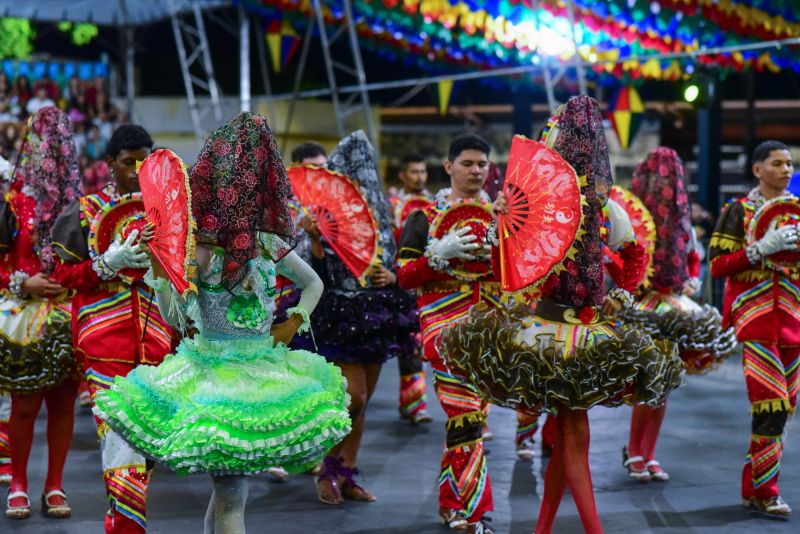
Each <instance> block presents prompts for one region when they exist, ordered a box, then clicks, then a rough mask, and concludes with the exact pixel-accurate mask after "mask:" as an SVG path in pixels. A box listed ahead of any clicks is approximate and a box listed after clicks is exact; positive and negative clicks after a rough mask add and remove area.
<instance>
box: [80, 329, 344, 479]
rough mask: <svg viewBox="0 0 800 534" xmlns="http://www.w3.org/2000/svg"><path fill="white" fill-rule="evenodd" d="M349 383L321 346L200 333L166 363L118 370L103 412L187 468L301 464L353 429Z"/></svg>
mask: <svg viewBox="0 0 800 534" xmlns="http://www.w3.org/2000/svg"><path fill="white" fill-rule="evenodd" d="M346 386H347V383H346V381H345V379H344V377H342V374H341V372H340V371H339V369H338V368H337V367H335V366H334V365H332V364H329V363H327V362H326V361H325V359H324V358H323V357H322V356H319V355H318V354H314V353H312V352H308V351H304V350H289V349H288V348H287V347H286V346H285V345H283V344H280V345H278V346H277V347H273V346H272V340H271V339H270V338H254V339H234V340H212V339H207V338H205V337H203V336H202V335H201V334H197V335H195V337H194V338H192V339H185V340H184V341H183V342H182V343H181V344H180V345H179V346H178V349H177V350H176V351H175V354H170V355H168V356H167V357H166V358H165V359H164V362H163V363H162V364H161V365H159V366H157V367H152V366H144V365H142V366H139V367H137V368H136V369H134V370H133V371H131V372H130V373H129V374H128V376H127V377H117V378H116V380H115V381H114V384H113V385H112V387H111V389H109V390H106V391H102V392H98V393H97V396H96V398H95V413H96V414H97V415H98V416H99V417H100V418H102V419H103V420H105V421H106V422H107V423H108V425H109V426H110V427H111V428H112V429H113V430H115V431H116V432H117V433H119V434H120V435H121V436H123V437H124V439H125V440H126V441H127V442H128V443H129V444H130V445H131V446H133V448H135V449H136V450H138V451H139V452H141V453H142V454H143V455H144V456H146V457H148V458H152V459H154V460H156V461H158V462H160V463H163V464H165V465H167V466H168V467H170V468H171V469H173V470H175V471H177V472H178V473H183V474H185V473H200V472H202V473H211V474H214V475H233V474H238V475H241V474H256V473H260V472H263V471H266V470H267V469H269V468H270V467H275V466H281V467H283V468H285V469H286V470H287V471H289V472H301V471H306V470H308V469H310V468H311V467H313V466H314V465H315V464H317V463H318V462H319V461H320V460H321V459H322V457H324V456H325V454H326V453H327V451H328V450H329V449H330V448H331V447H332V446H334V445H335V444H337V443H338V442H340V441H341V440H342V439H344V437H345V436H347V434H348V433H349V432H350V418H349V415H348V411H347V407H348V405H349V403H350V398H349V396H348V395H347V391H346V390H347V387H346Z"/></svg>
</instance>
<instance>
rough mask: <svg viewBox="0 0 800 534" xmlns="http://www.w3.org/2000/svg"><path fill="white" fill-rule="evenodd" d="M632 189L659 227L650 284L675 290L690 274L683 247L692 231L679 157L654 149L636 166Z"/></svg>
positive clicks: (664, 148)
mask: <svg viewBox="0 0 800 534" xmlns="http://www.w3.org/2000/svg"><path fill="white" fill-rule="evenodd" d="M631 191H632V192H633V194H634V195H636V196H638V197H639V198H640V199H642V202H644V204H645V206H647V209H648V210H650V214H651V215H652V216H653V220H654V221H655V223H656V228H658V233H657V236H656V244H655V252H654V254H653V271H654V272H653V278H652V280H651V283H652V284H653V286H654V287H657V288H660V289H672V290H675V291H678V290H680V289H681V288H682V287H683V284H684V282H686V280H687V279H688V277H689V274H688V270H687V266H686V252H687V251H686V247H687V244H688V242H689V240H690V239H691V231H692V222H691V219H690V217H689V195H688V194H687V193H686V185H685V183H684V174H683V163H682V162H681V158H680V157H678V154H677V153H676V152H675V151H674V150H672V149H671V148H667V147H658V148H654V149H653V150H651V151H650V153H649V154H648V155H647V157H646V158H645V159H644V160H642V161H641V162H640V163H639V165H637V166H636V171H635V172H634V173H633V179H632V181H631Z"/></svg>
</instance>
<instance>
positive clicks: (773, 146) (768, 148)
mask: <svg viewBox="0 0 800 534" xmlns="http://www.w3.org/2000/svg"><path fill="white" fill-rule="evenodd" d="M773 150H786V151H787V152H788V151H789V147H788V146H786V145H784V144H783V143H781V142H780V141H772V140H770V141H764V142H763V143H761V144H760V145H758V146H757V147H756V149H755V150H753V163H759V162H761V161H765V160H766V159H767V158H768V157H769V155H770V153H772V151H773Z"/></svg>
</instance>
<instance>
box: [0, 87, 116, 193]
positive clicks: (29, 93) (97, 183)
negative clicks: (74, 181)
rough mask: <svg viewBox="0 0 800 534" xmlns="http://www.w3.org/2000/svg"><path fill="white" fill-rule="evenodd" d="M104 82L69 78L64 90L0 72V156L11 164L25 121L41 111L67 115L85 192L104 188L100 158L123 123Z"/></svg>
mask: <svg viewBox="0 0 800 534" xmlns="http://www.w3.org/2000/svg"><path fill="white" fill-rule="evenodd" d="M108 94H109V93H108V79H107V78H104V77H96V78H93V79H91V80H86V81H84V80H80V79H78V78H77V77H73V78H71V79H70V80H69V81H68V82H67V83H66V84H64V85H63V86H61V85H59V84H58V83H56V82H55V81H54V80H52V79H51V78H50V77H49V76H47V75H45V76H43V77H42V78H41V79H39V80H38V81H36V82H35V83H31V81H30V79H29V78H28V77H27V76H17V78H16V79H14V80H11V79H9V77H8V75H7V74H6V73H5V72H0V155H1V156H3V157H4V158H6V159H7V160H8V161H10V162H11V163H12V164H14V162H15V161H16V159H17V154H18V153H19V149H20V147H21V146H22V140H23V137H24V134H25V124H26V121H27V118H28V116H29V115H31V114H32V113H35V112H36V111H37V110H39V109H40V108H43V107H45V106H57V107H58V108H60V109H62V110H64V111H65V112H67V114H68V115H69V118H70V122H71V123H72V129H73V131H74V133H75V135H74V139H75V144H76V147H77V149H78V154H79V155H80V167H81V173H82V176H83V182H84V189H85V191H86V193H92V192H94V191H96V190H98V189H99V188H100V187H102V185H103V184H105V183H106V182H107V181H108V179H109V168H108V165H106V163H105V161H103V158H104V156H105V153H106V147H107V145H108V141H109V139H110V138H111V134H112V132H113V131H114V129H115V128H116V127H117V126H119V125H120V124H123V123H125V122H126V119H125V115H124V114H123V113H122V112H121V111H120V110H119V109H117V108H116V107H114V105H113V104H112V103H111V101H110V99H109V96H108Z"/></svg>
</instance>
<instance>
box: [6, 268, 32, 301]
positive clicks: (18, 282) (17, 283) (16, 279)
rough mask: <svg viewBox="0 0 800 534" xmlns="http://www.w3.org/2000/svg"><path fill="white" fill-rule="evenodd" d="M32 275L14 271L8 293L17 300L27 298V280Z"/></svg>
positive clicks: (9, 281)
mask: <svg viewBox="0 0 800 534" xmlns="http://www.w3.org/2000/svg"><path fill="white" fill-rule="evenodd" d="M30 277H31V275H29V274H28V273H26V272H25V271H14V272H13V273H11V275H10V276H9V278H8V291H9V293H11V294H12V295H14V296H15V297H17V298H23V297H25V290H24V288H23V287H24V285H25V280H27V279H28V278H30Z"/></svg>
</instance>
